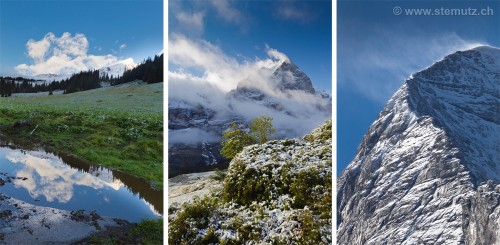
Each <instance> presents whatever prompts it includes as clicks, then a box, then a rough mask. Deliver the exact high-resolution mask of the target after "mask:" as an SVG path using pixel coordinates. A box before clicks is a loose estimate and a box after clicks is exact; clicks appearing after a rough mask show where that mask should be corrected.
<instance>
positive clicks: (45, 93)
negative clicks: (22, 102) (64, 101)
mask: <svg viewBox="0 0 500 245" xmlns="http://www.w3.org/2000/svg"><path fill="white" fill-rule="evenodd" d="M63 93H64V90H55V91H53V92H52V94H63ZM48 95H49V92H38V93H16V94H12V95H11V96H12V97H34V96H48Z"/></svg>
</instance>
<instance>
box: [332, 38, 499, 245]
mask: <svg viewBox="0 0 500 245" xmlns="http://www.w3.org/2000/svg"><path fill="white" fill-rule="evenodd" d="M499 57H500V50H499V49H496V48H491V47H478V48H475V49H472V50H467V51H459V52H456V53H454V54H451V55H448V56H447V57H445V58H444V59H443V60H441V61H439V62H437V63H435V64H433V65H432V66H431V67H429V68H427V69H425V70H423V71H420V72H418V73H416V74H414V75H413V76H411V77H410V78H409V79H408V80H406V81H405V82H404V84H403V85H402V87H401V88H400V89H399V90H398V91H397V92H396V94H395V95H394V96H393V97H392V98H391V99H390V100H389V102H388V103H387V105H386V106H385V108H384V109H383V111H382V112H381V113H380V115H379V117H378V118H377V120H376V121H375V122H374V123H373V124H372V126H371V127H370V128H369V130H368V132H367V133H366V135H365V136H364V138H363V141H362V142H361V144H360V146H359V148H358V151H357V154H356V156H355V158H354V160H353V161H352V162H351V163H350V164H349V166H348V167H347V168H346V169H345V170H344V171H343V172H342V174H341V175H340V177H339V178H338V181H337V187H338V193H337V203H338V210H337V217H338V218H337V224H338V227H337V232H338V233H337V234H338V244H500V233H499V230H500V226H499V224H500V161H499V159H498V157H499V154H498V153H499V150H498V149H499V148H498V147H499V145H500V144H499V139H500V137H499V135H500V125H499V123H500V115H499V111H500V109H499V108H500V102H499V98H500V91H499V89H498V88H499V83H500V58H499Z"/></svg>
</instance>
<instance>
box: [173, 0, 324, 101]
mask: <svg viewBox="0 0 500 245" xmlns="http://www.w3.org/2000/svg"><path fill="white" fill-rule="evenodd" d="M169 11H170V14H169V33H170V35H172V34H174V33H177V34H178V33H180V34H182V35H183V36H184V37H185V38H186V39H189V40H191V41H195V42H208V43H210V44H211V45H214V46H216V47H217V48H219V49H220V51H221V53H223V54H224V55H226V56H227V57H230V58H234V59H236V60H238V61H240V62H243V61H244V60H255V59H256V58H258V59H264V58H266V57H267V55H266V45H268V46H269V47H270V48H272V49H276V50H278V51H279V52H281V53H284V54H285V55H287V56H288V57H289V58H290V59H291V60H292V61H293V62H294V63H295V64H296V65H297V66H298V67H299V68H300V69H301V70H303V71H304V72H305V73H306V74H307V75H308V76H309V77H310V78H311V80H312V82H313V84H314V86H315V87H316V88H318V89H321V90H325V91H327V92H328V93H331V81H332V75H331V67H332V63H331V62H332V56H331V53H332V39H331V36H332V13H331V12H332V10H331V1H328V0H323V1H224V0H222V1H193V0H191V1H178V0H177V1H175V0H173V1H169ZM195 16H197V17H198V20H199V21H198V22H196V21H186V20H185V18H184V17H186V18H187V17H189V19H190V20H193V19H196V18H193V17H195ZM188 22H189V23H188ZM170 69H174V67H173V66H171V67H170Z"/></svg>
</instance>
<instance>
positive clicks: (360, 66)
mask: <svg viewBox="0 0 500 245" xmlns="http://www.w3.org/2000/svg"><path fill="white" fill-rule="evenodd" d="M376 31H377V34H376V35H374V36H376V37H377V38H373V39H370V42H365V41H364V40H366V39H364V38H358V37H352V38H351V39H350V40H349V41H343V42H341V43H346V44H345V46H342V44H340V45H339V49H338V52H339V57H344V58H341V59H339V61H338V64H339V65H338V67H339V68H338V71H339V72H338V85H339V86H344V87H349V88H351V89H353V90H356V91H358V92H360V93H361V94H363V95H364V96H366V97H367V98H369V99H371V100H372V101H374V102H377V103H381V104H383V103H385V102H386V101H387V100H388V99H389V98H390V96H391V95H392V94H394V92H396V90H397V89H398V88H399V87H400V86H401V84H402V83H403V81H404V80H405V79H407V78H408V77H409V76H410V75H412V74H414V73H416V72H418V71H420V70H422V69H425V68H426V67H428V66H430V65H432V64H433V63H434V62H436V61H439V60H440V59H442V58H443V57H444V56H446V55H448V54H450V53H454V52H456V51H459V50H467V49H471V48H473V47H476V46H480V45H485V44H483V43H481V42H478V41H474V40H465V39H463V38H461V37H460V36H458V35H456V34H455V33H445V34H441V35H436V36H432V37H430V36H429V35H424V34H418V33H416V34H415V35H412V36H405V35H400V34H397V33H395V32H394V31H392V30H380V29H378V30H376ZM360 35H361V34H360ZM363 35H369V34H366V33H363ZM354 48H356V50H353V49H354Z"/></svg>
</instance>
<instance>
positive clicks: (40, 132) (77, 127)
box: [0, 83, 163, 189]
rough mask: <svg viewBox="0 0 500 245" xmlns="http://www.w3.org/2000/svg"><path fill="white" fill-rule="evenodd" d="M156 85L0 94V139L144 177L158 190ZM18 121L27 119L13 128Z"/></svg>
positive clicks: (159, 95)
mask: <svg viewBox="0 0 500 245" xmlns="http://www.w3.org/2000/svg"><path fill="white" fill-rule="evenodd" d="M162 86H163V83H159V84H148V85H134V84H133V85H125V86H120V87H112V88H106V89H96V90H90V91H85V92H80V93H74V94H67V95H51V96H36V97H9V98H0V139H2V140H9V141H15V142H16V143H18V144H21V145H23V146H25V145H33V144H36V145H40V146H42V148H44V149H45V150H47V151H52V152H55V153H56V154H57V153H61V154H70V155H74V156H76V157H77V158H80V159H84V160H87V161H89V162H91V163H92V164H100V165H103V166H106V167H108V168H112V169H117V170H121V171H124V172H127V173H129V174H132V175H135V176H138V177H141V178H144V179H146V180H148V181H150V182H151V184H152V185H153V186H155V187H157V188H160V189H161V188H163V114H162V111H163V87H162ZM22 120H25V121H28V122H29V123H28V124H24V125H22V126H21V127H14V125H15V124H16V122H20V121H22ZM37 125H38V127H37ZM35 128H36V130H35V131H34V133H33V134H30V133H31V132H32V131H33V130H34V129H35Z"/></svg>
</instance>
